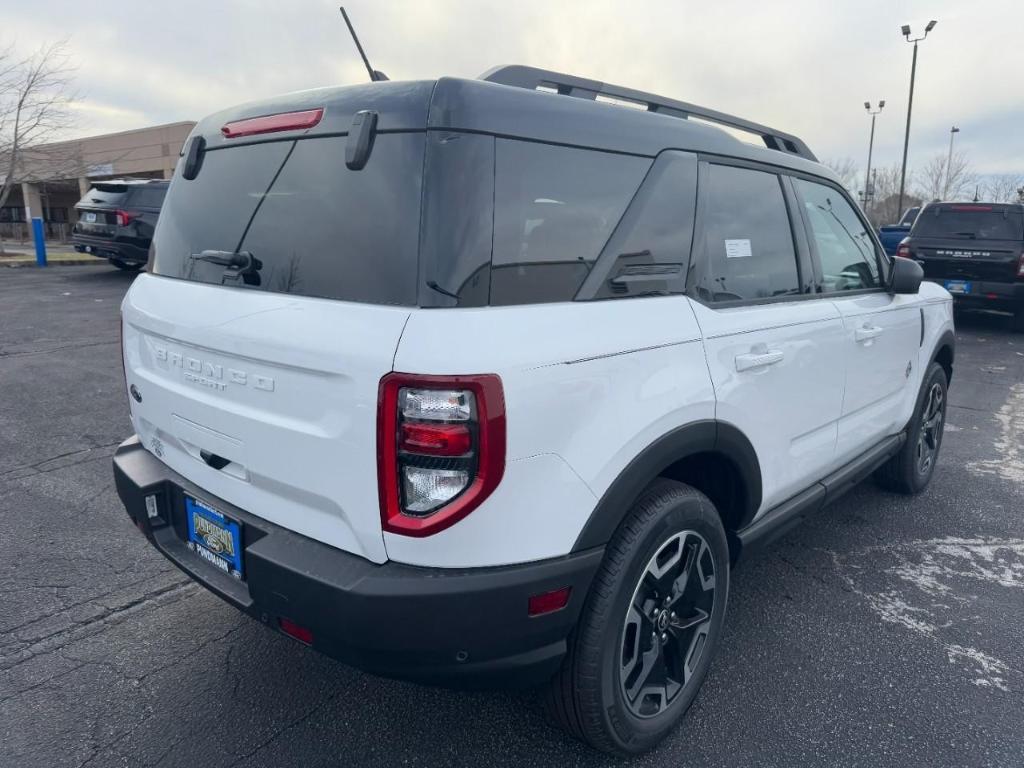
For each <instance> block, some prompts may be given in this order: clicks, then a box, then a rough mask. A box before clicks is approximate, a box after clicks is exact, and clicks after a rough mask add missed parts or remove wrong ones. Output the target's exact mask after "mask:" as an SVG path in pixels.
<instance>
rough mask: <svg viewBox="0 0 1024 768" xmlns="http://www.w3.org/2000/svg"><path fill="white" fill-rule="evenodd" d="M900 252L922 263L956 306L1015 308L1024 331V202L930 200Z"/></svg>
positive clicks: (1016, 319) (1018, 327) (927, 274)
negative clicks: (933, 201)
mask: <svg viewBox="0 0 1024 768" xmlns="http://www.w3.org/2000/svg"><path fill="white" fill-rule="evenodd" d="M896 255H897V256H903V257H906V258H911V259H914V260H916V261H917V262H919V263H920V264H921V265H922V266H923V267H924V274H925V278H926V279H927V280H931V281H932V282H935V283H939V284H940V285H943V286H945V288H946V290H947V291H949V292H950V293H951V294H953V297H954V298H955V299H956V302H957V305H960V306H970V307H975V308H986V309H999V310H1004V311H1009V312H1013V313H1014V327H1015V328H1016V330H1018V331H1021V332H1024V205H1022V204H1020V203H1002V204H1001V203H931V204H929V205H926V206H925V208H924V210H923V211H921V214H920V215H919V216H918V217H917V221H915V222H914V226H913V228H912V229H911V230H910V235H909V236H907V238H906V239H904V241H903V242H902V243H900V247H899V250H898V251H897V254H896Z"/></svg>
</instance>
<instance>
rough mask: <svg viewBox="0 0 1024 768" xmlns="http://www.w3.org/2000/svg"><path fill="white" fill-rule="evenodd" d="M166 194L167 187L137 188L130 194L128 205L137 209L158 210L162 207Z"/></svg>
mask: <svg viewBox="0 0 1024 768" xmlns="http://www.w3.org/2000/svg"><path fill="white" fill-rule="evenodd" d="M166 194H167V187H165V186H162V185H161V186H154V187H148V186H147V187H138V188H136V189H133V190H132V192H131V198H130V203H129V204H130V205H133V206H138V207H139V208H159V207H160V206H161V205H163V202H164V196H165V195H166Z"/></svg>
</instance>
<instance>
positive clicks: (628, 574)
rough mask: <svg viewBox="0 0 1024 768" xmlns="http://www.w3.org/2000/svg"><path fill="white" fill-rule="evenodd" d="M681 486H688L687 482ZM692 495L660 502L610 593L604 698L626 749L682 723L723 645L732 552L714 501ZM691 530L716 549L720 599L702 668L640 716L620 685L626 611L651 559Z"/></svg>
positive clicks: (644, 745) (650, 742) (612, 729)
mask: <svg viewBox="0 0 1024 768" xmlns="http://www.w3.org/2000/svg"><path fill="white" fill-rule="evenodd" d="M675 485H676V486H677V487H680V488H683V487H684V486H678V484H675ZM687 490H688V491H690V493H689V494H687V495H685V496H684V495H678V496H676V495H674V494H671V493H669V494H667V496H666V498H665V499H663V500H662V501H661V503H662V504H663V507H664V509H663V510H661V511H660V512H659V514H658V515H657V516H656V517H655V518H654V519H652V520H650V521H649V524H648V525H647V526H646V528H645V530H644V531H643V532H642V534H641V535H640V537H639V538H638V539H637V540H636V541H635V542H634V543H633V546H632V548H631V556H630V558H629V560H628V563H627V565H626V567H625V568H624V569H623V570H622V572H621V573H619V574H616V583H615V589H614V591H613V593H612V594H611V596H610V600H611V603H612V605H611V608H610V610H609V612H608V615H609V616H610V617H611V620H610V621H609V626H607V627H606V628H605V631H604V637H603V639H602V643H601V649H600V669H601V670H602V674H601V675H600V676H599V679H600V701H601V709H602V712H603V716H604V719H605V726H606V728H607V730H608V732H609V734H610V735H611V736H612V738H613V739H614V740H615V741H616V742H617V746H618V748H619V749H620V750H622V751H624V752H631V753H635V752H642V751H645V750H646V749H649V748H650V747H652V746H654V745H655V744H656V743H657V742H659V741H660V740H661V739H662V738H664V736H665V735H666V734H667V733H668V732H669V731H670V730H671V729H672V728H673V727H674V726H675V725H676V724H677V723H678V722H679V720H680V718H681V717H682V716H683V714H685V712H686V710H687V709H689V707H690V705H691V704H692V703H693V700H694V699H695V698H696V696H697V693H698V692H699V691H700V688H701V685H702V684H703V681H704V677H705V676H706V675H707V672H708V668H709V667H710V665H711V661H712V659H713V658H714V654H715V649H716V648H717V646H718V641H719V637H720V635H721V632H722V625H723V623H724V620H725V609H726V603H727V601H728V590H729V550H728V544H727V542H726V538H725V532H724V531H723V529H722V525H721V522H720V520H719V518H718V515H717V513H716V512H715V509H714V507H713V506H712V504H711V502H710V501H708V500H707V498H705V497H704V496H703V495H702V494H699V493H696V492H693V491H692V490H691V489H687ZM685 530H692V531H696V532H697V533H699V534H700V535H701V536H702V537H703V538H704V540H705V541H706V542H707V543H708V546H709V547H710V548H711V551H712V557H713V558H714V561H715V579H716V584H715V602H714V609H713V611H712V613H713V615H712V625H711V629H710V631H709V633H708V638H707V641H706V645H705V649H704V651H703V654H702V656H701V660H700V662H699V663H698V666H697V670H696V671H695V672H694V675H693V677H692V678H691V680H690V681H689V682H688V684H687V687H686V689H684V690H683V691H682V692H681V693H680V694H679V695H678V696H677V698H676V700H675V701H673V702H672V704H671V705H670V706H669V708H668V709H667V710H666V711H665V712H664V713H662V714H660V715H658V716H657V717H653V718H640V717H637V716H636V715H634V714H633V713H632V712H631V711H630V710H629V708H628V706H627V705H626V702H625V700H624V698H623V695H622V691H621V686H620V683H619V665H618V663H617V659H618V657H619V654H620V652H621V643H622V632H623V629H624V625H625V616H626V610H627V607H628V605H629V602H630V601H631V600H632V599H633V592H634V590H635V589H636V585H637V582H638V581H639V580H640V576H641V574H642V573H643V570H644V568H646V567H647V563H648V562H649V561H650V559H651V558H652V557H653V556H654V554H655V553H656V552H657V550H658V549H659V548H660V547H661V546H662V545H663V544H664V542H665V541H667V540H668V539H669V537H671V536H672V535H674V534H676V533H679V532H680V531H685Z"/></svg>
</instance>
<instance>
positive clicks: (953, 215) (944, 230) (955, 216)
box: [911, 205, 1024, 240]
mask: <svg viewBox="0 0 1024 768" xmlns="http://www.w3.org/2000/svg"><path fill="white" fill-rule="evenodd" d="M911 234H913V235H914V237H942V238H949V239H953V240H1020V239H1022V238H1024V217H1022V216H1021V214H1020V212H1019V211H1013V210H1010V209H1006V208H1004V209H993V208H991V207H987V206H973V205H965V206H933V207H932V206H930V207H928V208H925V209H924V211H922V212H921V215H920V216H918V218H917V221H916V222H915V223H914V228H913V230H912V231H911Z"/></svg>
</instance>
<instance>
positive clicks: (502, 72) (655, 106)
mask: <svg viewBox="0 0 1024 768" xmlns="http://www.w3.org/2000/svg"><path fill="white" fill-rule="evenodd" d="M480 79H481V80H486V81H487V82H489V83H498V84H500V85H510V86H513V87H515V88H526V89H527V90H531V91H533V90H542V91H549V92H553V93H558V94H561V95H563V96H573V97H575V98H580V99H590V100H591V101H594V100H598V97H599V96H604V97H606V98H607V99H609V100H613V101H623V102H627V103H628V104H632V105H635V106H637V107H640V108H643V109H646V110H647V111H648V112H655V113H657V114H659V115H667V116H669V117H679V118H683V119H684V120H685V119H688V118H690V117H695V118H697V119H699V120H706V121H707V122H710V123H716V124H718V125H724V126H727V127H729V128H734V129H737V130H740V131H744V132H746V133H752V134H755V135H757V136H760V137H761V140H762V141H763V142H764V145H765V146H766V147H768V149H774V150H777V151H779V152H788V153H789V154H793V155H797V156H799V157H803V158H805V159H807V160H812V161H814V162H817V161H818V158H817V157H815V156H814V153H813V152H811V150H810V148H809V147H808V146H807V145H806V144H805V143H804V142H803V140H802V139H799V138H797V137H796V136H793V135H792V134H789V133H783V132H782V131H777V130H775V129H774V128H769V127H768V126H766V125H760V124H759V123H754V122H751V121H750V120H744V119H743V118H741V117H736V116H734V115H728V114H726V113H725V112H718V111H717V110H714V109H708V108H707V107H700V106H697V105H696V104H689V103H687V102H685V101H677V100H675V99H669V98H666V97H664V96H658V95H657V94H653V93H645V92H644V91H636V90H633V89H632V88H625V87H623V86H620V85H611V84H609V83H602V82H600V81H598V80H588V79H586V78H583V77H576V76H574V75H565V74H562V73H560V72H552V71H549V70H546V69H538V68H536V67H527V66H523V65H520V64H512V65H509V66H502V67H495V68H494V69H491V70H488V71H487V72H485V73H484V74H482V75H481V76H480Z"/></svg>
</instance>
